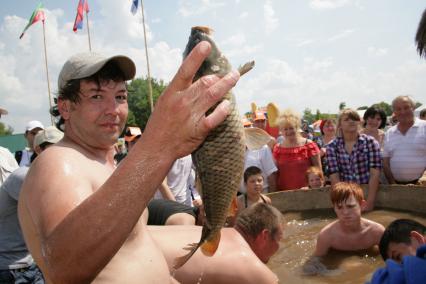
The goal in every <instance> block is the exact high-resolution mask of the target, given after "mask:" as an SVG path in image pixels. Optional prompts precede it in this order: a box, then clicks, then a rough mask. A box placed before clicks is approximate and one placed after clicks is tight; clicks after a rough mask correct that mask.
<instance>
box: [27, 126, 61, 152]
mask: <svg viewBox="0 0 426 284" xmlns="http://www.w3.org/2000/svg"><path fill="white" fill-rule="evenodd" d="M62 137H64V133H63V132H62V131H60V130H59V129H58V128H56V127H55V126H49V127H46V129H44V130H42V131H40V132H39V133H37V135H36V136H35V137H34V148H35V147H37V146H39V145H41V144H43V143H45V142H49V143H52V144H55V143H57V142H59V140H61V139H62Z"/></svg>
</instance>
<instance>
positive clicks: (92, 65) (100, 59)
mask: <svg viewBox="0 0 426 284" xmlns="http://www.w3.org/2000/svg"><path fill="white" fill-rule="evenodd" d="M110 61H114V62H115V63H117V65H118V66H119V68H120V69H121V71H123V74H124V79H125V80H126V81H127V80H130V79H133V77H135V74H136V66H135V63H134V62H133V61H132V60H131V59H130V58H129V57H127V56H124V55H116V56H112V57H105V56H103V55H100V54H97V53H93V52H85V53H78V54H76V55H73V56H72V57H70V58H69V59H68V60H67V62H65V64H64V66H63V67H62V70H61V72H60V73H59V78H58V88H59V90H60V89H62V88H63V87H64V86H65V84H66V83H67V82H68V81H69V80H73V79H82V78H86V77H89V76H92V75H93V74H95V73H96V72H98V71H99V70H101V69H102V67H104V66H105V64H106V63H108V62H110Z"/></svg>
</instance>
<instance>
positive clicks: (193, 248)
mask: <svg viewBox="0 0 426 284" xmlns="http://www.w3.org/2000/svg"><path fill="white" fill-rule="evenodd" d="M199 246H200V243H192V244H188V246H186V247H185V248H184V249H185V250H189V251H190V252H188V253H187V254H185V255H183V256H179V257H176V258H175V260H174V262H173V268H174V269H178V268H180V267H182V266H183V265H184V264H185V263H186V262H187V261H188V260H189V259H190V258H191V256H192V255H193V254H194V253H195V252H196V251H197V249H198V247H199Z"/></svg>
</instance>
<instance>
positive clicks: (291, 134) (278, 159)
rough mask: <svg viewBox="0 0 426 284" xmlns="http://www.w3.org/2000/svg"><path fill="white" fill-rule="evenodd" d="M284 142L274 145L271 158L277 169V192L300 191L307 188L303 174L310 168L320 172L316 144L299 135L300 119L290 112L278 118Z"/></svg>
mask: <svg viewBox="0 0 426 284" xmlns="http://www.w3.org/2000/svg"><path fill="white" fill-rule="evenodd" d="M278 126H279V128H280V131H281V133H282V134H283V136H284V141H283V142H282V143H280V144H276V145H275V146H274V149H273V157H274V160H275V163H276V165H277V168H278V180H277V188H278V189H279V190H289V189H300V188H302V187H305V186H307V183H306V178H305V173H306V170H307V169H308V168H309V167H310V166H316V167H318V168H320V169H321V170H322V167H321V160H320V150H319V148H318V146H317V144H316V143H315V142H313V141H311V140H309V139H307V138H303V137H302V136H301V135H300V126H301V119H300V116H299V115H298V114H296V113H295V112H294V111H292V110H286V111H284V112H283V113H282V114H281V115H280V117H279V118H278Z"/></svg>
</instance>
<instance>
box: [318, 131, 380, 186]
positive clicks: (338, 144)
mask: <svg viewBox="0 0 426 284" xmlns="http://www.w3.org/2000/svg"><path fill="white" fill-rule="evenodd" d="M326 155H327V164H328V170H329V173H330V175H331V174H334V173H338V174H339V178H340V181H348V182H355V183H358V184H366V183H368V181H369V180H370V169H371V168H375V169H380V168H381V167H382V155H381V153H380V146H379V143H378V142H377V141H376V139H374V138H373V137H371V136H367V135H365V134H361V135H359V136H358V140H357V142H356V143H355V145H354V146H353V149H352V152H351V153H350V154H349V153H348V152H347V151H346V149H345V141H344V140H343V137H336V138H335V139H334V140H333V141H331V142H330V143H329V144H328V145H327V152H326Z"/></svg>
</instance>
